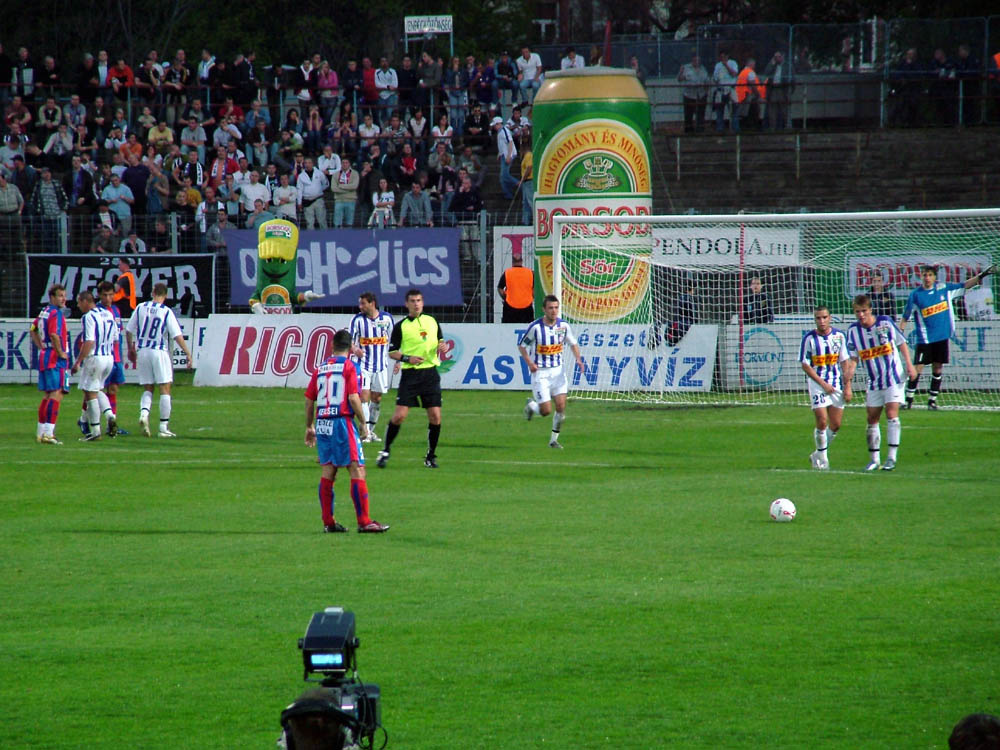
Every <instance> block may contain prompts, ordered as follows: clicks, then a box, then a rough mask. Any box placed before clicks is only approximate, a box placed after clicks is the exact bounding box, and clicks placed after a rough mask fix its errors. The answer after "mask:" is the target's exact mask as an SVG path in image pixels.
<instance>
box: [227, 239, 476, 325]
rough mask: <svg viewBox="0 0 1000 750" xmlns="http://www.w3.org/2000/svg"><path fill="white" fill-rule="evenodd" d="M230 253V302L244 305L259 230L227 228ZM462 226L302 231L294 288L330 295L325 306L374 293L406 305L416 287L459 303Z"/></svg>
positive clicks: (434, 300)
mask: <svg viewBox="0 0 1000 750" xmlns="http://www.w3.org/2000/svg"><path fill="white" fill-rule="evenodd" d="M224 235H225V239H226V247H227V249H228V253H229V275H230V283H231V290H232V291H231V294H230V300H229V302H230V304H233V305H245V304H247V300H249V299H250V297H251V296H252V295H253V293H254V291H255V290H256V288H257V233H256V232H255V231H252V230H248V229H236V230H229V231H226V232H224ZM458 242H459V230H458V229H457V228H445V229H386V230H372V229H327V230H322V231H320V230H308V231H302V232H299V253H298V258H297V263H298V268H297V270H296V275H295V283H296V291H299V292H304V291H308V290H310V289H311V290H312V291H314V292H318V293H319V294H324V295H326V297H325V298H324V299H322V300H320V301H318V302H317V303H314V304H316V305H321V306H323V307H353V306H355V305H356V304H357V302H358V295H359V294H361V292H364V291H372V292H375V294H376V296H377V297H378V302H379V306H384V305H389V306H396V307H402V306H403V305H404V303H405V295H406V290H407V289H410V288H411V287H417V288H418V289H420V290H421V291H422V292H423V294H424V302H425V303H426V304H427V305H461V304H462V302H463V300H462V280H461V275H460V273H459V259H458Z"/></svg>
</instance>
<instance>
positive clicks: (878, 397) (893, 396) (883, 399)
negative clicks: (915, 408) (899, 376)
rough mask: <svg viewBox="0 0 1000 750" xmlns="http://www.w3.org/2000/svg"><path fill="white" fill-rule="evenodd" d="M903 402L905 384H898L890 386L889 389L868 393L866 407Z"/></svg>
mask: <svg viewBox="0 0 1000 750" xmlns="http://www.w3.org/2000/svg"><path fill="white" fill-rule="evenodd" d="M903 400H904V399H903V384H902V383H896V385H892V386H889V387H888V388H882V389H880V390H876V391H868V394H867V395H866V396H865V405H866V406H885V405H886V404H901V403H903Z"/></svg>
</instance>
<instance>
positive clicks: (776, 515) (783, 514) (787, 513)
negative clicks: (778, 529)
mask: <svg viewBox="0 0 1000 750" xmlns="http://www.w3.org/2000/svg"><path fill="white" fill-rule="evenodd" d="M771 520H772V521H778V522H779V523H785V522H787V521H794V520H795V503H793V502H792V501H791V500H789V499H788V498H787V497H779V498H778V499H777V500H775V501H774V502H773V503H771Z"/></svg>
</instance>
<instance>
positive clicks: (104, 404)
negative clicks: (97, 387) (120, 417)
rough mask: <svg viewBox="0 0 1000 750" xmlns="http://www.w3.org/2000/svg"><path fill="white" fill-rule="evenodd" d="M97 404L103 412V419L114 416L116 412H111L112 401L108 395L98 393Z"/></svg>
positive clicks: (102, 392)
mask: <svg viewBox="0 0 1000 750" xmlns="http://www.w3.org/2000/svg"><path fill="white" fill-rule="evenodd" d="M97 404H98V408H100V410H101V416H102V417H113V416H114V412H112V411H111V399H109V398H108V394H106V393H105V392H104V391H98V392H97Z"/></svg>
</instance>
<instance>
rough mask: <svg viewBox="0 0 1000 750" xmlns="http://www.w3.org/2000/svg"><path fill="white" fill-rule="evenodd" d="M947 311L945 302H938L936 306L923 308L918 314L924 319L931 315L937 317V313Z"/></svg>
mask: <svg viewBox="0 0 1000 750" xmlns="http://www.w3.org/2000/svg"><path fill="white" fill-rule="evenodd" d="M947 309H948V303H947V302H938V303H937V304H936V305H931V306H930V307H925V308H924V309H923V310H921V311H920V314H921V315H922V316H923V317H924V318H929V317H930V316H931V315H937V314H938V313H942V312H944V311H945V310H947Z"/></svg>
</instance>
